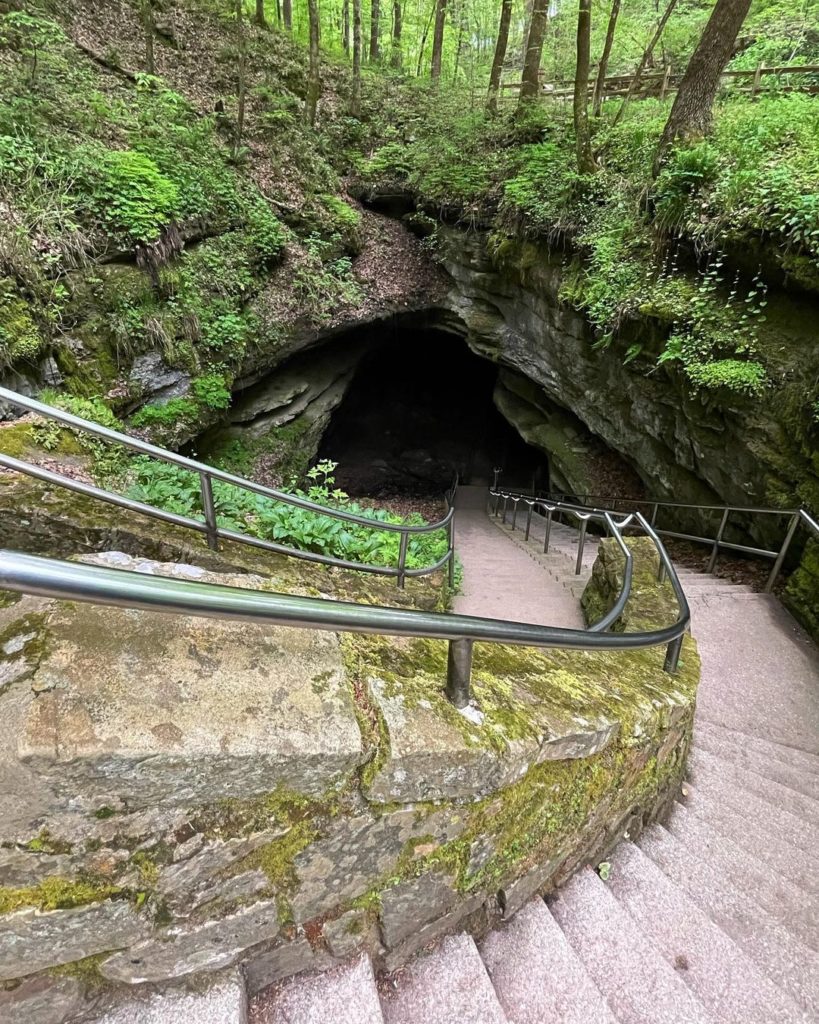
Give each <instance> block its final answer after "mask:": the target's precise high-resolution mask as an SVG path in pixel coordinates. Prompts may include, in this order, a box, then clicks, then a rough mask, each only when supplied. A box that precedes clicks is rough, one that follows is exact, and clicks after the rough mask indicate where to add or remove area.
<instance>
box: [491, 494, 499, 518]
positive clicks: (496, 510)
mask: <svg viewBox="0 0 819 1024" xmlns="http://www.w3.org/2000/svg"><path fill="white" fill-rule="evenodd" d="M499 506H500V491H495V507H494V509H492V514H493V515H494V517H495V518H496V519H497V518H498V507H499Z"/></svg>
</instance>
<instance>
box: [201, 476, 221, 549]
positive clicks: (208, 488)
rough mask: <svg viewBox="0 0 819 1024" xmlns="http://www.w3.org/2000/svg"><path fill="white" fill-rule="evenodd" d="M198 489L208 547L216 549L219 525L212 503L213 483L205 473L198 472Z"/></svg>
mask: <svg viewBox="0 0 819 1024" xmlns="http://www.w3.org/2000/svg"><path fill="white" fill-rule="evenodd" d="M199 489H200V491H201V493H202V511H203V512H204V513H205V526H206V527H207V534H206V535H207V538H208V547H209V548H210V549H211V551H218V550H219V527H218V524H217V522H216V508H215V507H214V504H213V484H212V483H211V479H210V476H209V475H208V474H207V473H200V474H199Z"/></svg>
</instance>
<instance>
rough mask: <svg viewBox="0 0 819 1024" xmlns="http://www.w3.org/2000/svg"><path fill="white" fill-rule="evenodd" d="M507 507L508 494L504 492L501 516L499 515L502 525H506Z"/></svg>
mask: <svg viewBox="0 0 819 1024" xmlns="http://www.w3.org/2000/svg"><path fill="white" fill-rule="evenodd" d="M508 507H509V495H508V494H504V496H503V516H502V517H501V522H502V523H503V525H504V526H506V509H507V508H508Z"/></svg>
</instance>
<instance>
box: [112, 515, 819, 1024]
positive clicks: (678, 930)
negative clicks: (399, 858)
mask: <svg viewBox="0 0 819 1024" xmlns="http://www.w3.org/2000/svg"><path fill="white" fill-rule="evenodd" d="M469 504H470V502H469V500H467V502H466V504H465V505H462V506H461V507H460V508H459V513H458V538H459V550H460V552H461V558H462V560H463V563H464V569H465V586H464V592H463V594H462V595H461V596H460V597H459V598H458V610H460V611H465V612H469V613H474V614H483V615H494V614H498V615H503V616H504V617H506V618H520V619H522V620H526V619H527V618H528V621H553V622H556V623H559V624H561V625H574V624H578V622H579V613H578V608H577V597H578V594H579V592H580V591H581V590H582V585H583V583H584V580H585V577H586V576H587V574H588V572H589V571H590V567H591V564H592V562H593V560H594V556H595V550H594V548H595V542H594V540H593V539H592V538H589V541H588V543H587V550H586V554H585V557H584V560H583V563H584V564H583V571H582V573H581V575H580V576H579V577H577V576H575V574H574V567H575V558H576V552H577V534H576V532H575V531H573V530H571V529H569V528H568V527H563V526H560V525H558V524H555V525H553V532H552V542H553V544H552V548H551V551H550V553H549V554H547V555H543V553H542V536H543V523H542V522H538V521H537V520H536V521H535V522H534V524H533V528H532V533H531V538H532V539H531V541H530V542H529V543H528V544H525V543H524V542H523V540H522V532H515V533H514V534H512V533H510V530H509V525H508V524H507V525H506V526H504V525H503V524H501V523H500V521H499V520H495V519H492V518H487V517H486V516H485V514H484V513H483V511H482V510H481V508H480V503H478V502H477V501H472V502H471V504H472V507H471V508H470V507H469ZM522 525H523V524H522V520H520V519H519V521H518V527H519V529H520V527H521V526H522ZM504 533H506V534H508V537H504ZM490 571H491V572H493V575H491V576H490V575H488V573H489V572H490ZM680 576H681V578H682V581H683V585H684V587H685V590H686V593H687V595H688V597H689V600H690V603H691V606H692V615H693V632H694V634H695V636H696V637H697V639H698V641H699V645H700V653H701V657H702V662H703V676H702V683H701V691H700V700H699V706H698V712H697V715H698V717H697V727H696V730H695V737H694V745H693V749H692V753H691V757H690V762H689V781H688V782H687V783H686V785H685V786H684V788H683V791H682V793H681V794H680V797H679V799H678V801H677V803H676V804H675V805H674V807H673V810H672V812H671V814H670V816H669V817H668V819H667V820H666V822H665V823H664V824H663V825H654V826H652V827H650V828H649V829H648V830H646V831H645V832H644V833H643V834H642V835H641V836H640V837H639V838H638V839H637V840H636V841H631V840H630V838H629V836H628V835H625V836H624V837H623V840H624V841H623V842H622V843H621V844H620V846H619V847H618V848H617V849H616V851H615V853H614V854H613V855H612V857H611V859H610V862H609V863H608V864H606V865H605V866H603V867H602V868H600V869H598V870H599V873H598V872H597V871H594V870H592V869H591V868H585V869H583V870H582V871H580V872H579V873H577V874H576V875H575V876H574V877H573V878H572V879H571V880H570V881H569V882H568V883H567V884H566V885H565V886H564V887H562V888H561V889H560V890H559V892H557V893H556V894H552V895H550V896H549V897H547V898H546V899H545V900H544V899H542V898H536V899H534V900H532V901H531V902H529V903H528V904H527V905H526V906H525V907H524V908H523V909H522V910H520V911H518V913H517V914H515V915H514V916H513V917H512V918H511V919H510V920H508V921H505V922H503V923H502V924H501V925H500V926H499V927H497V928H496V929H495V930H494V931H492V932H490V933H489V934H488V935H486V936H485V937H484V938H483V939H482V940H481V941H480V942H476V941H475V940H473V939H472V938H471V937H470V936H469V935H466V934H458V935H453V936H451V937H448V938H446V939H444V940H443V941H442V942H440V943H439V944H438V945H437V946H435V947H434V948H432V949H431V950H429V951H427V952H425V953H424V954H422V955H421V956H419V957H418V958H417V959H416V960H415V961H414V962H412V963H411V964H410V965H408V966H407V967H405V968H403V969H401V970H399V971H398V972H396V973H395V974H393V975H390V976H387V977H382V978H376V976H375V974H374V971H373V967H372V964H371V962H370V961H369V959H368V958H367V957H366V956H362V957H359V958H358V959H357V960H355V961H354V962H352V963H347V964H344V965H342V966H340V967H334V968H332V969H330V970H327V971H325V972H324V973H319V974H315V975H312V976H300V977H296V978H293V979H290V980H289V981H286V982H284V983H282V984H280V985H278V986H273V987H271V988H268V989H267V990H264V991H262V992H260V993H258V994H256V995H254V996H253V998H252V999H250V1001H249V1004H247V1002H246V992H245V990H244V988H243V985H242V981H241V979H240V978H238V977H237V976H236V975H235V974H232V975H229V976H228V977H227V978H224V979H222V980H221V981H220V982H219V983H217V984H216V985H215V986H214V987H212V988H211V989H209V990H207V991H203V992H200V993H185V994H177V995H176V996H173V997H168V999H167V1000H164V1001H163V1000H159V999H155V1001H154V1002H153V1003H151V1002H143V1003H140V1004H136V1003H131V1004H129V1005H128V1007H124V1008H122V1009H121V1010H119V1011H116V1012H114V1013H111V1014H109V1015H108V1016H107V1017H105V1018H104V1024H132V1022H133V1024H175V1022H176V1021H177V1020H178V1021H180V1022H181V1021H182V1020H183V1019H185V1020H187V1019H193V1020H197V1021H199V1022H202V1024H209V1022H211V1021H213V1022H214V1024H215V1022H217V1021H218V1022H219V1024H245V1021H249V1024H319V1022H324V1021H328V1022H332V1024H553V1022H554V1024H558V1022H560V1024H791V1022H809V1021H814V1020H817V1019H819V920H818V919H817V894H819V866H817V863H816V860H815V850H816V848H817V845H819V667H818V666H819V659H817V651H816V648H815V647H814V646H813V645H812V644H811V642H810V641H809V640H808V638H807V637H806V636H805V634H803V633H802V631H801V630H800V629H799V628H798V627H797V626H796V624H795V623H794V622H793V621H792V620H791V619H790V617H789V616H788V615H787V613H785V612H784V610H783V609H782V608H781V607H780V606H779V605H778V603H777V602H776V601H775V599H773V598H771V597H768V596H766V595H761V594H755V593H754V592H753V591H751V590H750V589H749V588H747V587H744V586H738V585H735V584H732V583H728V582H725V581H723V580H720V579H716V578H713V577H706V576H703V575H700V574H697V573H693V572H689V571H686V570H682V571H681V572H680ZM475 581H477V585H475ZM487 581H491V587H490V586H488V584H487ZM530 584H531V586H530ZM728 627H730V628H728ZM246 1014H247V1016H246Z"/></svg>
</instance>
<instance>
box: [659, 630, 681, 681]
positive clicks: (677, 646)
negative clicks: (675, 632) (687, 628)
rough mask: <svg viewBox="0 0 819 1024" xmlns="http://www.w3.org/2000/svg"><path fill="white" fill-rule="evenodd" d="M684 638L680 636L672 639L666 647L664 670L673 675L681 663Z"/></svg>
mask: <svg viewBox="0 0 819 1024" xmlns="http://www.w3.org/2000/svg"><path fill="white" fill-rule="evenodd" d="M682 645H683V638H682V637H681V636H678V637H677V639H676V640H672V641H671V643H670V644H669V645H668V647H666V649H665V661H664V662H663V672H668V673H669V674H670V675H673V674H674V673H675V672H676V671H677V669H678V668H679V664H680V652H681V651H682Z"/></svg>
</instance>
